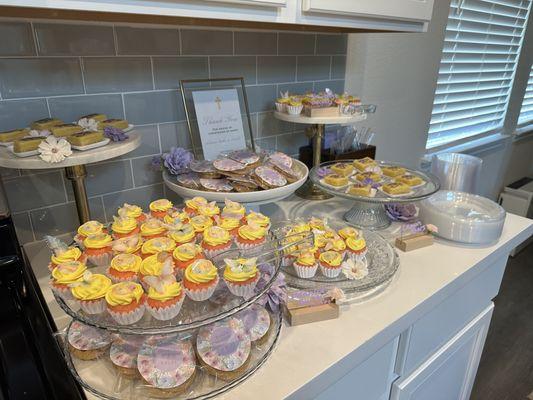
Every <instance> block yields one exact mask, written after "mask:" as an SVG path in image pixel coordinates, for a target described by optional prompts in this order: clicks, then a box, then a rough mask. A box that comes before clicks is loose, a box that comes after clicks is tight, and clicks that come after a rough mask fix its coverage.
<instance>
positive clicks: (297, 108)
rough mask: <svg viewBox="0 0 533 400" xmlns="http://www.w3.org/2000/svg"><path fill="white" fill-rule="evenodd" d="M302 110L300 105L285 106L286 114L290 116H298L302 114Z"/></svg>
mask: <svg viewBox="0 0 533 400" xmlns="http://www.w3.org/2000/svg"><path fill="white" fill-rule="evenodd" d="M303 108H304V106H303V105H300V106H291V105H287V113H289V114H290V115H298V114H300V113H301V112H302V110H303Z"/></svg>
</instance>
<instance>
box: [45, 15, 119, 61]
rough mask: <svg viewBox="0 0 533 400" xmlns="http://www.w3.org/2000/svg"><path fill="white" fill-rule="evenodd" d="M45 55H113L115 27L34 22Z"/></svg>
mask: <svg viewBox="0 0 533 400" xmlns="http://www.w3.org/2000/svg"><path fill="white" fill-rule="evenodd" d="M34 28H35V35H36V37H37V43H38V48H39V54H40V55H43V56H70V55H72V56H112V55H114V54H115V43H114V38H113V27H112V26H106V25H88V24H76V25H74V24H49V23H37V24H34Z"/></svg>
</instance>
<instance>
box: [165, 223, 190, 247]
mask: <svg viewBox="0 0 533 400" xmlns="http://www.w3.org/2000/svg"><path fill="white" fill-rule="evenodd" d="M168 236H169V237H170V238H171V239H172V240H174V242H176V244H177V245H178V246H179V245H180V244H185V243H194V242H195V241H196V230H195V229H194V227H193V226H192V225H191V224H180V223H178V224H175V225H173V226H172V229H171V230H170V231H169V232H168Z"/></svg>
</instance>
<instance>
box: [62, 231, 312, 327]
mask: <svg viewBox="0 0 533 400" xmlns="http://www.w3.org/2000/svg"><path fill="white" fill-rule="evenodd" d="M305 241H308V242H312V235H311V234H310V235H309V236H308V237H306V238H304V239H302V243H303V242H305ZM233 246H235V245H233ZM282 250H283V246H282V245H281V244H280V241H279V240H277V239H276V238H272V239H271V240H269V241H267V242H266V243H265V244H264V245H263V246H262V247H261V248H259V249H252V250H239V249H237V248H233V249H230V250H228V251H226V252H224V253H222V254H220V255H218V256H216V257H214V258H212V259H211V261H212V262H213V264H214V265H215V266H216V267H217V268H218V273H219V278H220V281H219V283H218V286H217V289H216V291H215V293H214V294H213V296H211V298H210V299H208V300H206V301H199V302H198V301H193V300H191V299H189V298H188V297H187V296H186V297H185V300H184V302H183V305H182V307H181V310H180V312H179V314H178V315H177V316H176V317H174V318H173V319H171V320H168V321H160V320H157V319H155V318H153V317H152V316H151V315H150V313H149V312H148V311H146V312H145V313H144V316H143V317H142V319H141V320H140V321H139V322H137V323H135V324H132V325H121V324H118V323H117V322H116V321H115V320H114V319H113V318H112V317H111V315H109V314H108V313H107V312H104V313H102V314H86V313H85V312H83V311H82V310H81V309H80V306H79V303H78V302H77V301H76V300H64V299H63V298H61V297H59V296H58V295H56V294H54V296H55V298H56V301H57V302H58V304H59V305H60V307H61V308H62V309H63V310H64V311H65V312H66V313H67V314H68V315H70V316H71V317H72V318H74V319H76V320H78V321H81V322H83V323H85V324H87V325H91V326H95V327H97V328H102V329H107V330H109V331H111V332H120V333H132V334H135V333H141V334H146V335H154V334H165V333H173V332H182V331H187V330H190V329H194V328H199V327H201V326H204V325H207V324H210V323H213V322H216V321H219V320H221V319H224V318H227V317H229V316H231V315H233V314H235V313H237V312H239V311H241V310H243V309H244V308H246V307H247V306H249V305H250V304H252V303H253V302H255V301H256V300H257V299H259V298H260V297H261V296H262V295H263V294H265V293H266V292H267V291H268V289H269V288H270V286H271V285H272V283H273V282H274V281H275V280H276V278H277V276H278V274H279V272H280V266H281V259H280V251H282ZM242 257H245V258H251V257H257V264H258V266H260V264H269V265H270V266H271V270H272V273H271V274H269V275H270V279H269V280H267V281H266V282H265V284H264V285H261V288H260V289H258V287H259V285H258V287H256V290H255V292H254V294H253V296H252V297H250V298H247V299H245V298H243V297H238V296H235V295H233V294H232V293H231V292H230V291H229V289H228V288H227V286H226V284H225V283H224V282H223V273H224V268H225V263H224V259H225V258H231V259H237V258H242ZM106 269H107V267H89V268H88V270H89V271H91V272H92V273H105V271H106Z"/></svg>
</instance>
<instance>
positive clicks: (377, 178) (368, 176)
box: [355, 171, 381, 182]
mask: <svg viewBox="0 0 533 400" xmlns="http://www.w3.org/2000/svg"><path fill="white" fill-rule="evenodd" d="M355 179H357V180H358V181H364V180H365V179H372V180H373V181H374V182H381V175H380V174H378V173H376V172H370V171H367V172H361V173H360V174H357V175H355Z"/></svg>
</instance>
